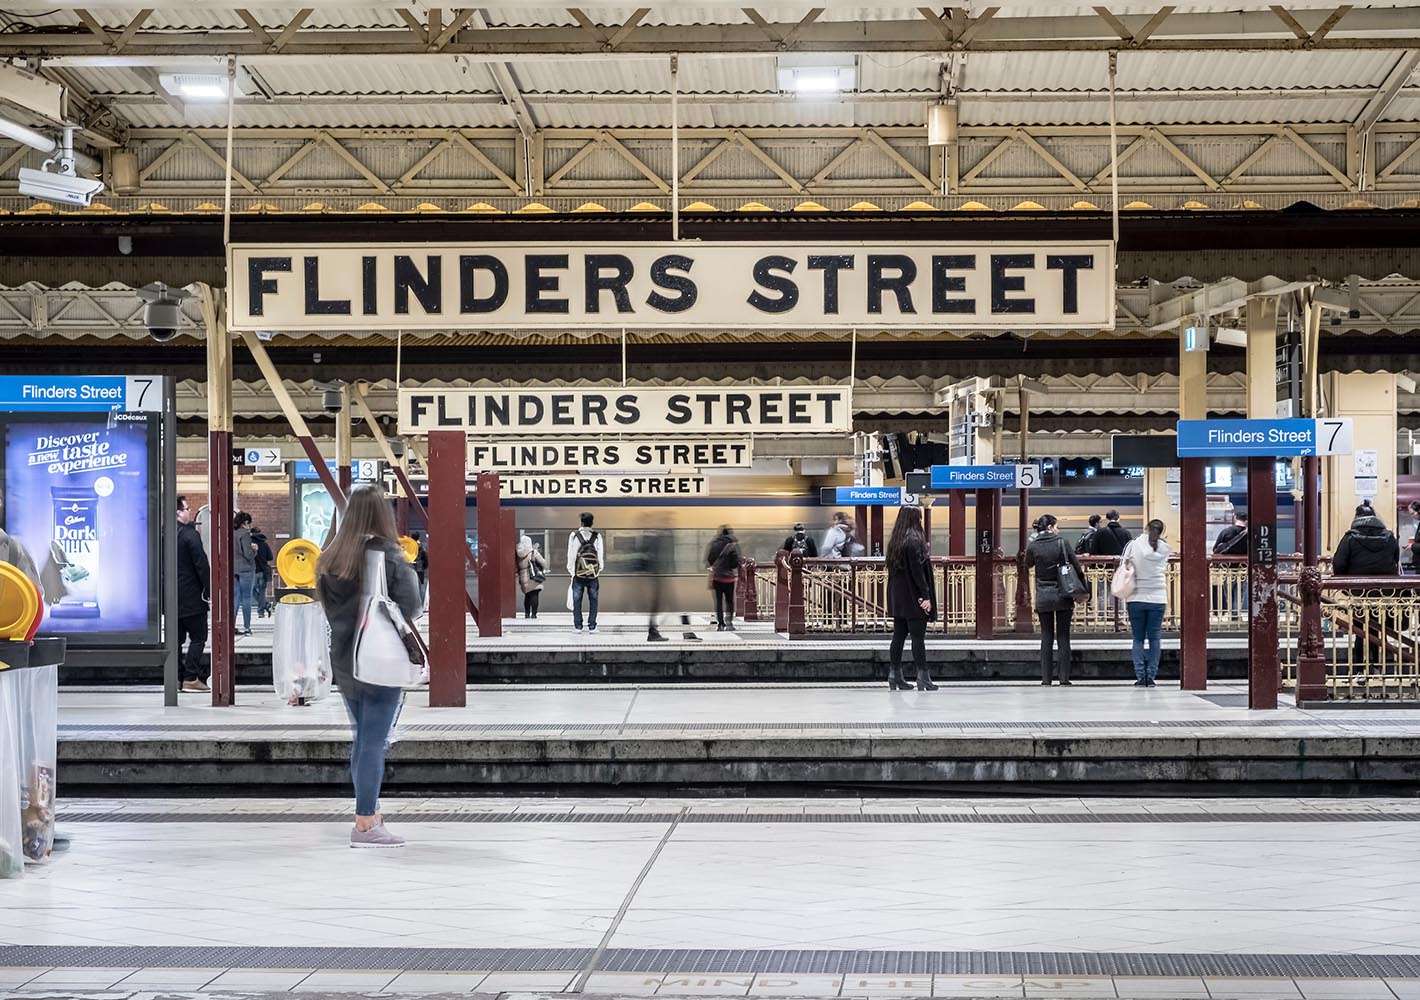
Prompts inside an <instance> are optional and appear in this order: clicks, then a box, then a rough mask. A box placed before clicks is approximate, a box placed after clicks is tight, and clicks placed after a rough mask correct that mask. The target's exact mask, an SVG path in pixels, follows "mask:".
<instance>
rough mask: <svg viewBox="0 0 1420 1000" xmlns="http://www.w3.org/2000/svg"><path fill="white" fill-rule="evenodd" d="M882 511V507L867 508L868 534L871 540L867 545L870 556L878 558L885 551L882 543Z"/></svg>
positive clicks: (885, 547) (885, 548)
mask: <svg viewBox="0 0 1420 1000" xmlns="http://www.w3.org/2000/svg"><path fill="white" fill-rule="evenodd" d="M883 510H884V509H883V508H882V507H869V508H868V524H869V528H868V532H869V534H870V535H871V538H872V540H871V541H869V542H868V545H867V549H868V555H870V556H880V555H882V554H883V553H884V552H886V551H887V546H886V545H885V544H884V542H883V521H884V516H883Z"/></svg>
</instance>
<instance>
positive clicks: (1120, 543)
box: [1090, 521, 1134, 556]
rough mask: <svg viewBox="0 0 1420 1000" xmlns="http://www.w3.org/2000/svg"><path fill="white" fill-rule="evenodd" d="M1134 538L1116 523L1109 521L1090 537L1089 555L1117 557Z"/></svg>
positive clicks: (1122, 526) (1127, 530)
mask: <svg viewBox="0 0 1420 1000" xmlns="http://www.w3.org/2000/svg"><path fill="white" fill-rule="evenodd" d="M1133 537H1134V536H1133V535H1131V534H1130V533H1129V529H1127V528H1126V527H1124V525H1122V524H1120V523H1119V522H1118V521H1110V522H1108V523H1106V524H1105V526H1104V527H1103V528H1100V529H1099V530H1098V531H1096V532H1095V533H1094V534H1093V535H1092V536H1090V555H1092V556H1117V555H1119V554H1120V553H1122V552H1123V551H1124V546H1126V545H1128V544H1129V542H1130V540H1131V539H1132V538H1133Z"/></svg>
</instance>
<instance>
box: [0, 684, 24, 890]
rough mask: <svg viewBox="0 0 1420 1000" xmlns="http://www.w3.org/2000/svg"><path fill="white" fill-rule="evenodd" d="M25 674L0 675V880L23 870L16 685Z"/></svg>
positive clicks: (17, 688) (17, 686)
mask: <svg viewBox="0 0 1420 1000" xmlns="http://www.w3.org/2000/svg"><path fill="white" fill-rule="evenodd" d="M23 672H24V671H21V670H6V671H0V878H15V877H17V876H19V875H20V874H21V873H22V872H23V871H24V870H25V853H24V850H23V849H22V847H21V846H20V844H21V834H20V831H21V827H20V796H19V790H20V781H21V777H20V733H19V715H18V705H17V699H18V692H19V685H18V684H16V682H15V678H16V677H18V676H19V675H20V674H21V673H23Z"/></svg>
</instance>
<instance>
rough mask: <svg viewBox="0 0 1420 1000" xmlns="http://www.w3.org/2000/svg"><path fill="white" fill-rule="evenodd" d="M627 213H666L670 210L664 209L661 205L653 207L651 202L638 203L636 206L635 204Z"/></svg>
mask: <svg viewBox="0 0 1420 1000" xmlns="http://www.w3.org/2000/svg"><path fill="white" fill-rule="evenodd" d="M627 211H628V212H665V211H668V209H664V208H662V207H661V206H660V205H652V204H651V203H650V202H649V201H638V202H637V203H636V204H634V205H632V206H631V207H630V208H628V209H627Z"/></svg>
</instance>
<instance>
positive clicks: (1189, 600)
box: [1178, 458, 1208, 691]
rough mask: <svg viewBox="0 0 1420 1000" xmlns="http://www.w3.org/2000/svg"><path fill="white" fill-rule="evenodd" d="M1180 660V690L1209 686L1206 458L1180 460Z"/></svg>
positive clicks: (1200, 688) (1195, 689)
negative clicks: (1181, 524)
mask: <svg viewBox="0 0 1420 1000" xmlns="http://www.w3.org/2000/svg"><path fill="white" fill-rule="evenodd" d="M1179 465H1180V466H1181V468H1180V470H1179V480H1180V482H1179V490H1180V492H1181V498H1180V502H1179V503H1180V507H1181V516H1182V521H1183V527H1182V531H1181V535H1182V537H1181V538H1180V539H1179V550H1180V551H1179V573H1178V600H1179V619H1180V621H1179V625H1180V633H1181V634H1180V636H1179V661H1180V669H1179V673H1180V675H1181V682H1182V683H1181V687H1182V688H1183V690H1185V691H1202V690H1204V689H1206V688H1207V687H1208V537H1207V536H1208V525H1207V518H1208V497H1207V494H1206V490H1205V487H1204V483H1205V482H1206V476H1207V459H1203V458H1184V459H1180V460H1179Z"/></svg>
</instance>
